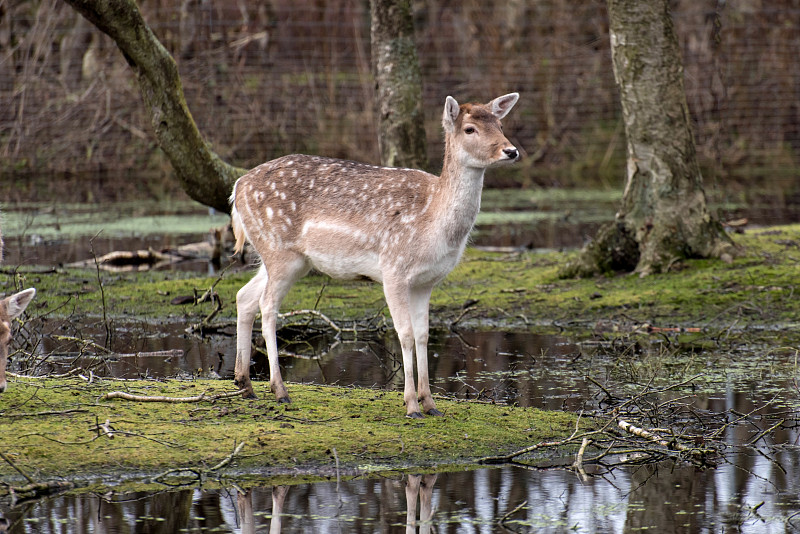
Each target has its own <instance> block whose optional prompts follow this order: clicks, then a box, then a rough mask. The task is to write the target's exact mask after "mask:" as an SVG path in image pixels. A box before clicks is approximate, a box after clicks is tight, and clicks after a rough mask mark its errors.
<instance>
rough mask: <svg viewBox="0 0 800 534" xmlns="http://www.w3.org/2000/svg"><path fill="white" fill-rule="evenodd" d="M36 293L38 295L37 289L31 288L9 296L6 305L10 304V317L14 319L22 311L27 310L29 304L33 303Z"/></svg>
mask: <svg viewBox="0 0 800 534" xmlns="http://www.w3.org/2000/svg"><path fill="white" fill-rule="evenodd" d="M34 295H36V290H35V289H34V288H30V289H26V290H25V291H20V292H19V293H14V294H13V295H11V296H10V297H7V298H6V299H5V301H6V306H8V318H9V319H13V318H14V317H19V316H20V315H21V314H22V312H24V311H25V308H27V307H28V304H30V303H31V301H32V300H33V297H34Z"/></svg>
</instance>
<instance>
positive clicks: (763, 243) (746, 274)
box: [8, 225, 800, 335]
mask: <svg viewBox="0 0 800 534" xmlns="http://www.w3.org/2000/svg"><path fill="white" fill-rule="evenodd" d="M736 241H737V243H738V244H740V245H741V246H742V247H743V249H742V250H743V253H742V255H741V256H740V257H738V258H736V259H734V261H733V262H732V263H730V264H726V263H724V262H722V261H712V260H688V261H685V262H683V263H681V264H677V265H675V266H673V271H672V272H669V273H666V274H658V275H651V276H648V277H645V278H639V277H637V276H631V275H627V274H621V275H616V276H607V277H596V278H592V279H581V280H575V279H567V280H560V279H559V278H558V271H559V269H560V267H561V266H562V265H563V264H564V263H565V262H566V261H567V260H568V259H569V257H570V254H564V253H558V252H553V253H547V254H536V253H518V254H497V253H489V252H481V251H476V250H468V251H467V253H466V254H465V257H464V259H463V261H462V262H461V264H460V265H459V266H458V267H456V269H455V270H454V271H453V272H452V273H451V274H450V275H449V276H448V277H447V278H446V279H445V281H444V282H443V283H442V284H441V285H440V286H439V287H438V288H436V289H435V290H434V292H433V297H432V300H431V310H432V313H431V322H432V324H433V325H449V324H450V323H452V322H453V321H454V320H455V319H456V318H459V321H460V324H465V323H466V324H469V325H471V326H474V327H477V328H481V327H487V326H491V327H497V326H503V327H506V328H519V327H525V326H529V325H539V326H547V325H559V327H561V328H564V327H567V328H570V327H572V328H578V329H580V328H583V327H585V326H586V325H590V326H592V327H593V326H594V324H595V323H596V322H597V321H606V322H608V321H610V322H612V323H649V324H652V325H658V326H693V327H706V328H723V327H728V326H730V325H731V324H732V323H736V327H737V328H747V327H758V328H764V327H769V328H774V327H776V326H777V327H779V329H780V327H785V328H783V330H784V331H785V332H786V334H787V335H789V334H791V332H790V330H791V326H792V325H794V324H795V323H796V322H797V317H800V299H797V298H793V295H794V294H795V290H796V286H797V284H798V279H797V275H796V273H797V263H798V261H800V225H793V226H782V227H775V228H771V229H763V230H755V231H751V232H748V233H747V234H746V235H741V236H737V237H736ZM252 274H253V273H252V271H251V270H248V269H244V270H240V271H236V272H229V273H226V274H225V275H224V277H223V279H222V280H221V281H220V282H219V283H218V284H217V285H216V286H215V289H216V291H217V292H218V293H219V295H220V297H221V299H222V302H223V304H224V308H223V310H222V312H221V313H220V314H219V315H218V319H217V320H219V321H233V320H234V319H235V315H236V309H235V305H234V302H235V298H236V292H237V291H238V289H239V288H240V287H241V286H242V285H244V284H245V283H246V282H247V281H248V280H249V279H250V277H251V276H252ZM17 277H18V278H20V279H18V280H17V281H16V284H17V286H36V287H37V289H38V293H37V298H36V301H35V306H36V307H37V308H36V310H37V311H34V312H33V313H44V312H50V316H67V315H70V314H87V315H92V316H100V315H102V300H101V294H100V291H99V285H98V283H97V279H96V274H95V272H94V271H93V270H61V271H59V272H57V273H45V274H22V275H19V274H18V275H17ZM101 279H102V281H103V288H104V292H105V297H106V303H107V304H106V312H107V314H108V315H109V316H110V317H111V318H113V319H114V320H116V321H120V320H123V321H124V320H138V321H141V320H143V319H144V320H153V321H163V320H170V321H185V322H194V321H198V320H200V319H201V318H203V317H205V316H206V315H207V314H208V313H209V312H210V311H211V310H212V309H213V304H212V303H204V304H200V305H196V306H193V305H191V304H190V305H182V306H179V305H174V304H171V301H172V300H173V299H174V298H175V297H177V296H185V295H193V294H198V295H199V294H202V293H203V292H204V291H205V290H206V289H208V288H209V287H211V285H212V284H214V282H215V278H211V277H205V276H203V277H200V276H196V275H195V274H191V273H188V274H187V273H180V272H174V271H170V272H145V273H127V274H125V273H123V274H116V273H115V274H111V273H101ZM8 285H9V286H10V285H11V284H8ZM475 301H477V302H475ZM465 303H472V305H471V307H470V309H469V310H466V312H465V310H464V309H463V306H464V304H465ZM311 308H316V309H318V310H319V311H321V312H323V313H325V314H326V315H328V316H329V317H330V318H331V319H333V320H334V321H356V320H363V319H365V318H369V317H373V316H375V315H376V314H383V316H385V317H386V318H388V317H389V315H388V309H387V308H386V304H385V301H384V299H383V293H382V288H381V287H380V286H379V285H378V284H373V283H369V282H361V281H344V282H343V281H331V280H330V279H329V278H328V277H326V276H322V275H311V276H308V277H306V278H304V279H302V280H301V281H300V282H298V283H297V284H296V285H295V286H294V288H293V289H292V291H291V292H290V293H289V295H288V297H287V298H286V300H285V301H284V304H283V308H282V309H283V311H289V310H296V309H311Z"/></svg>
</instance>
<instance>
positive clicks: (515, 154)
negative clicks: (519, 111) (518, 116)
mask: <svg viewBox="0 0 800 534" xmlns="http://www.w3.org/2000/svg"><path fill="white" fill-rule="evenodd" d="M518 99H519V94H518V93H510V94H507V95H504V96H501V97H498V98H495V99H494V100H492V101H491V102H489V103H488V104H475V103H471V104H463V105H460V106H459V104H458V102H456V100H455V98H453V97H452V96H448V97H447V100H446V101H445V104H444V113H443V115H442V126H443V127H444V131H445V142H446V143H447V144H448V145H449V148H450V150H451V154H452V155H453V156H454V157H455V158H457V159H458V160H459V162H460V163H461V164H463V165H465V166H467V167H475V168H483V169H486V168H489V167H495V166H497V165H503V164H507V163H513V162H515V161H517V160H518V159H519V150H517V148H516V147H515V146H514V145H512V144H511V143H510V142H509V140H508V139H506V136H505V134H503V126H502V124H500V120H501V119H502V118H503V117H505V116H506V115H508V112H509V111H511V108H513V107H514V104H516V103H517V100H518Z"/></svg>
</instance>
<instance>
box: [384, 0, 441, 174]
mask: <svg viewBox="0 0 800 534" xmlns="http://www.w3.org/2000/svg"><path fill="white" fill-rule="evenodd" d="M370 6H371V9H370V11H371V15H372V31H371V34H372V65H373V70H374V71H375V83H376V86H377V92H378V95H377V98H378V115H379V126H378V128H379V129H378V142H379V145H380V151H381V162H382V163H383V164H384V165H388V166H391V167H411V168H415V169H419V168H425V167H427V158H426V156H425V128H424V122H423V112H422V81H421V80H422V76H421V74H420V70H419V61H418V60H417V49H416V46H415V44H414V21H413V19H412V16H411V2H410V0H371V1H370Z"/></svg>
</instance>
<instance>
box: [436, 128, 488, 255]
mask: <svg viewBox="0 0 800 534" xmlns="http://www.w3.org/2000/svg"><path fill="white" fill-rule="evenodd" d="M455 150H457V149H454V148H453V147H452V146H451V144H450V143H447V144H446V145H445V157H444V165H443V166H442V175H441V186H442V188H443V191H442V196H441V199H442V212H443V217H442V222H443V224H444V228H443V230H444V235H445V236H446V238H447V242H448V245H449V246H451V247H457V246H460V245H462V244H463V243H464V242H465V240H466V238H467V235H469V232H470V230H472V226H473V225H474V224H475V218H476V217H477V216H478V211H480V207H481V190H482V189H483V174H484V172H485V169H483V168H475V167H467V166H465V165H463V164H462V163H461V162H460V161H459V158H458V156H457V154H456V152H455Z"/></svg>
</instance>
